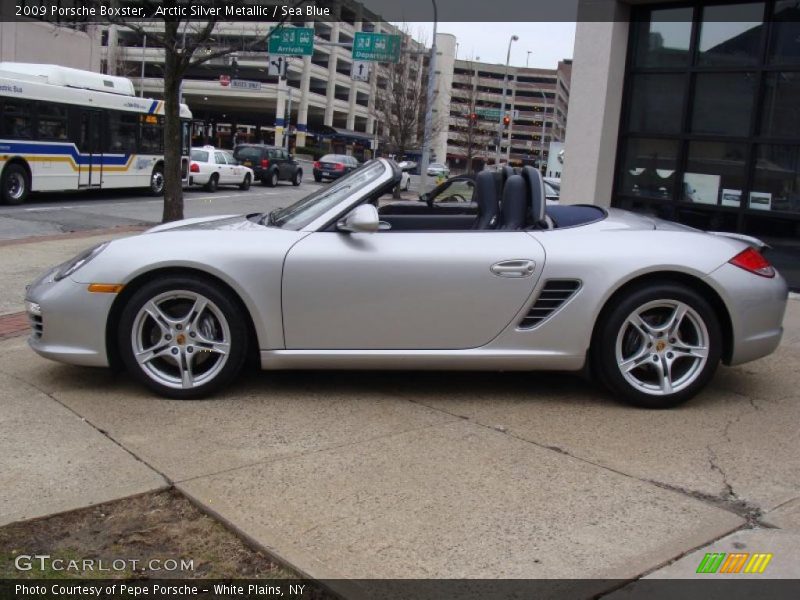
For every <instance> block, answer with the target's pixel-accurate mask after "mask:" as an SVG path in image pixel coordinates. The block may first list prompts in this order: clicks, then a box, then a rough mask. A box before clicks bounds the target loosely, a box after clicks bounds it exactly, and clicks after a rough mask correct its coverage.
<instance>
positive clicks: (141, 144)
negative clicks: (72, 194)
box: [0, 62, 192, 204]
mask: <svg viewBox="0 0 800 600" xmlns="http://www.w3.org/2000/svg"><path fill="white" fill-rule="evenodd" d="M180 117H181V121H182V134H183V138H182V144H181V156H182V159H181V173H182V178H183V179H184V183H185V184H187V185H188V175H189V145H190V131H189V127H190V119H191V117H192V114H191V112H190V111H189V109H188V107H187V106H186V105H181V107H180ZM110 188H147V189H149V191H150V193H152V194H153V195H162V194H163V193H164V102H163V101H162V100H152V99H148V98H140V97H138V96H136V93H135V90H134V87H133V83H132V82H131V81H130V79H127V78H125V77H115V76H111V75H103V74H101V73H93V72H90V71H82V70H79V69H71V68H67V67H59V66H55V65H41V64H27V63H11V62H0V202H2V203H4V204H20V203H22V202H24V201H25V200H26V199H27V197H28V195H29V193H30V192H57V191H67V190H82V189H110Z"/></svg>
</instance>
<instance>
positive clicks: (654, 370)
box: [591, 282, 722, 409]
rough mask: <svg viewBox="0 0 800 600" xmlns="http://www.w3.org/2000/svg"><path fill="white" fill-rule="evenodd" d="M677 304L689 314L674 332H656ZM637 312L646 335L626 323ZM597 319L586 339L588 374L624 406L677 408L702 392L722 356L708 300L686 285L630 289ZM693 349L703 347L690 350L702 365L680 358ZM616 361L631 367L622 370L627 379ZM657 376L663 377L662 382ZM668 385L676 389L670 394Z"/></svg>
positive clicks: (716, 323) (719, 335) (693, 359)
mask: <svg viewBox="0 0 800 600" xmlns="http://www.w3.org/2000/svg"><path fill="white" fill-rule="evenodd" d="M648 306H649V307H651V308H649V309H648V308H647V307H648ZM679 306H684V307H688V308H689V309H690V310H689V311H688V312H687V313H686V315H687V316H685V317H683V318H682V320H681V322H679V331H678V332H677V334H674V333H670V330H664V331H659V329H660V328H661V326H664V325H666V324H667V323H668V322H669V321H670V317H672V316H673V315H674V314H676V313H677V311H676V310H675V309H676V308H677V307H679ZM642 309H644V310H643V312H642V315H644V316H646V318H645V319H644V324H643V326H644V327H645V328H646V329H647V331H646V332H643V331H642V329H641V328H637V327H636V326H634V325H632V324H630V322H627V321H628V318H629V317H632V316H633V315H635V314H637V312H638V311H641V310H642ZM660 315H663V317H662V316H660ZM601 319H602V320H601V322H600V323H598V327H597V329H596V331H595V335H594V338H593V340H592V352H591V360H592V367H593V372H594V373H595V375H596V376H597V377H598V378H599V379H600V381H601V382H602V383H603V384H604V385H605V386H606V387H607V388H608V389H609V390H610V391H611V392H612V393H613V394H614V395H615V396H616V397H618V398H620V399H622V400H623V401H625V402H627V403H629V404H632V405H634V406H639V407H642V408H655V409H663V408H672V407H674V406H678V405H679V404H682V403H684V402H686V401H688V400H690V399H691V398H692V397H694V396H695V395H696V394H697V393H698V392H699V391H700V390H701V389H703V388H704V387H705V386H706V385H707V384H708V382H709V381H710V380H711V378H712V377H713V375H714V372H715V371H716V369H717V366H718V364H719V361H720V357H721V355H722V330H721V327H720V323H719V319H718V318H717V316H716V313H715V312H714V309H713V308H712V307H711V305H710V304H709V302H708V301H707V300H706V299H705V298H704V297H703V296H702V295H701V294H699V293H698V292H696V291H695V290H693V289H692V288H690V287H688V286H686V285H683V284H680V283H671V282H656V283H649V284H646V285H641V286H638V287H635V288H632V289H631V290H629V291H628V292H627V293H625V295H624V296H622V297H621V298H618V299H615V300H614V303H613V305H611V306H610V307H609V308H608V309H607V310H606V311H604V314H603V316H602V317H601ZM648 319H649V321H648ZM662 319H663V321H662ZM701 323H702V324H701ZM651 327H652V328H651ZM703 327H704V328H705V330H703ZM693 332H694V334H693ZM618 341H619V351H620V357H618V356H617V350H618ZM694 346H697V347H701V346H702V347H705V348H706V349H705V350H704V351H703V350H696V351H698V352H702V353H704V354H705V362H704V363H703V361H702V359H701V358H696V357H694V356H685V354H686V350H687V349H689V348H692V347H694ZM672 350H674V352H672ZM692 352H695V350H692ZM620 362H628V363H630V364H631V365H632V368H630V369H626V372H627V373H628V374H627V375H625V374H623V367H622V366H621V364H620ZM651 362H652V363H653V364H651ZM633 365H637V366H633ZM661 373H666V374H667V376H666V377H665V378H662V377H661V375H660V374H661ZM676 374H677V377H676ZM629 378H630V379H633V380H634V382H632V381H630V380H629ZM681 379H684V380H683V381H681ZM665 380H667V381H668V382H669V383H668V384H666V383H665V382H664V381H665ZM676 383H677V385H674V384H676ZM673 385H674V388H676V391H670V390H672V389H673ZM657 387H660V389H655V388H657Z"/></svg>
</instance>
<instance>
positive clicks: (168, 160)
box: [162, 22, 183, 223]
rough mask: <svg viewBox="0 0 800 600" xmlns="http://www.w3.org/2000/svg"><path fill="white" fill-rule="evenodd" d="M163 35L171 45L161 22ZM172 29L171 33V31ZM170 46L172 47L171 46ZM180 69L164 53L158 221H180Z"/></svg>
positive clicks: (176, 58)
mask: <svg viewBox="0 0 800 600" xmlns="http://www.w3.org/2000/svg"><path fill="white" fill-rule="evenodd" d="M165 25H166V27H165V29H166V32H165V34H166V36H168V37H169V36H171V37H172V40H170V41H172V42H173V43H174V40H175V37H176V33H177V26H175V28H174V30H173V28H172V27H170V23H168V22H167V23H165ZM171 30H172V31H171ZM173 47H174V46H173ZM182 71H183V69H182V67H181V64H180V58H179V56H177V54H176V52H174V51H172V50H171V49H167V51H166V52H164V114H165V116H164V213H163V217H162V222H163V223H167V222H169V221H179V220H180V219H183V183H182V181H181V119H180V102H179V97H180V86H181V80H182V78H183V72H182Z"/></svg>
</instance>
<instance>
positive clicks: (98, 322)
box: [25, 269, 116, 367]
mask: <svg viewBox="0 0 800 600" xmlns="http://www.w3.org/2000/svg"><path fill="white" fill-rule="evenodd" d="M54 273H55V269H54V270H52V271H50V272H49V273H47V274H46V275H45V276H43V277H41V278H40V279H38V280H37V281H35V282H34V283H33V284H31V285H30V286H29V287H28V290H27V292H26V294H25V300H26V310H27V312H28V319H29V320H30V321H31V326H32V331H31V336H30V337H29V338H28V344H29V345H30V347H31V348H33V350H34V351H35V352H36V353H37V354H39V355H40V356H43V357H45V358H49V359H50V360H55V361H58V362H63V363H68V364H73V365H83V366H89V367H107V366H108V364H109V363H108V353H107V351H106V322H107V320H108V314H109V311H110V310H111V305H112V304H113V302H114V299H115V298H116V294H99V293H90V292H89V291H88V290H87V287H88V286H87V285H86V284H85V283H77V282H75V281H73V280H72V279H70V278H69V277H67V278H66V279H62V280H61V281H54V280H53V274H54ZM36 312H39V313H40V314H38V315H37V314H36Z"/></svg>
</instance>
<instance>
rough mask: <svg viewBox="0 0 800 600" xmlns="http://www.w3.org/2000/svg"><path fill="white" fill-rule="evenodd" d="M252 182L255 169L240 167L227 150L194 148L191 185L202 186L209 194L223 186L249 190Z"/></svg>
mask: <svg viewBox="0 0 800 600" xmlns="http://www.w3.org/2000/svg"><path fill="white" fill-rule="evenodd" d="M252 182H253V169H251V168H250V167H245V166H244V165H240V164H239V161H237V160H236V159H235V158H234V157H233V154H231V153H230V152H228V151H227V150H219V149H217V148H214V146H203V147H201V148H192V162H191V163H190V164H189V185H201V186H203V187H204V188H205V189H206V191H208V192H216V191H217V187H219V186H221V185H238V186H239V189H240V190H247V189H250V184H251V183H252Z"/></svg>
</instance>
